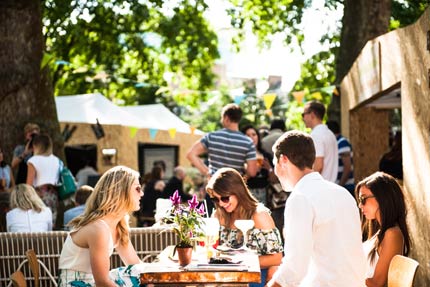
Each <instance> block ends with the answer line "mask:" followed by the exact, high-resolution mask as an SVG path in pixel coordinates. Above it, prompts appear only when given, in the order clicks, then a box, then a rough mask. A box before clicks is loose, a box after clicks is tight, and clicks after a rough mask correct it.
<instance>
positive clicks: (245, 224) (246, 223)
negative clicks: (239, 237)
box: [234, 219, 254, 251]
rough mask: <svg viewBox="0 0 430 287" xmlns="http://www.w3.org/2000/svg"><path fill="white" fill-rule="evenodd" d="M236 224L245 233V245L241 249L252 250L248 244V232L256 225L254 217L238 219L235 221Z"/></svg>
mask: <svg viewBox="0 0 430 287" xmlns="http://www.w3.org/2000/svg"><path fill="white" fill-rule="evenodd" d="M234 225H235V226H236V227H237V228H239V229H240V231H242V234H243V245H242V247H241V248H240V249H242V250H246V251H251V249H250V248H248V246H247V244H248V236H247V233H248V231H249V230H250V229H251V228H253V227H254V220H252V219H236V220H235V221H234Z"/></svg>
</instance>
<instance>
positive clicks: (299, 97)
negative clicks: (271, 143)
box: [43, 55, 339, 140]
mask: <svg viewBox="0 0 430 287" xmlns="http://www.w3.org/2000/svg"><path fill="white" fill-rule="evenodd" d="M51 60H52V59H51V58H49V56H47V57H46V58H45V55H44V60H43V62H44V64H43V65H46V64H47V62H49V61H51ZM55 65H63V66H67V67H69V68H71V69H73V73H75V74H77V73H88V72H90V71H92V69H89V68H88V67H87V66H80V67H77V66H75V65H74V64H72V63H70V62H68V61H64V60H56V61H55ZM108 78H115V79H117V80H118V81H119V82H122V83H133V84H134V87H135V88H144V87H157V86H158V87H159V88H158V89H157V91H156V92H155V94H156V95H159V94H162V93H165V92H170V91H171V88H170V87H166V86H160V85H158V84H151V83H147V82H142V81H136V80H134V79H128V78H124V77H117V76H115V75H114V74H109V73H106V72H105V71H100V72H97V73H96V75H94V76H93V77H86V80H87V81H93V80H101V81H104V80H106V79H108ZM176 91H177V92H180V93H185V94H189V93H211V92H210V91H200V90H189V89H176ZM321 91H323V92H325V93H329V94H335V95H337V96H338V95H339V92H338V91H337V89H336V86H328V87H323V88H319V89H314V90H311V91H310V92H309V93H311V97H312V98H314V99H322V95H321ZM291 94H292V95H293V97H294V99H295V100H296V101H297V102H299V103H302V102H304V100H305V95H306V92H305V91H294V92H292V93H291ZM250 95H255V94H246V93H243V94H241V95H235V96H233V100H234V103H235V104H237V105H239V104H240V103H241V102H242V101H243V100H244V99H245V98H246V97H247V96H250ZM276 97H277V94H276V93H266V94H263V95H262V98H263V102H264V106H265V108H266V113H267V114H268V115H269V116H272V115H273V113H272V109H271V108H272V106H273V103H274V102H275V100H276ZM138 129H139V128H137V127H130V137H131V138H134V137H135V136H136V134H137V132H138ZM195 130H196V127H193V126H190V133H191V135H194V132H195ZM157 133H158V129H149V137H150V139H151V140H154V139H155V137H156V135H157ZM168 133H169V136H170V137H171V138H172V139H174V138H175V137H176V128H169V129H168Z"/></svg>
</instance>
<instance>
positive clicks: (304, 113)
mask: <svg viewBox="0 0 430 287" xmlns="http://www.w3.org/2000/svg"><path fill="white" fill-rule="evenodd" d="M310 113H311V112H309V111H308V112H303V113H302V118H304V117H305V115H307V114H310Z"/></svg>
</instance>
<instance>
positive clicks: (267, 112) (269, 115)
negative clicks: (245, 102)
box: [265, 109, 273, 118]
mask: <svg viewBox="0 0 430 287" xmlns="http://www.w3.org/2000/svg"><path fill="white" fill-rule="evenodd" d="M265 113H266V115H267V116H268V117H269V118H271V117H273V112H272V110H271V109H270V110H266V111H265Z"/></svg>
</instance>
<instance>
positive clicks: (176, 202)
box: [170, 190, 181, 205]
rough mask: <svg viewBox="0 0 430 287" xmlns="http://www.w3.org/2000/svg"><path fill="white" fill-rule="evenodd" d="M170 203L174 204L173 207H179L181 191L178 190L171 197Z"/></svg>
mask: <svg viewBox="0 0 430 287" xmlns="http://www.w3.org/2000/svg"><path fill="white" fill-rule="evenodd" d="M170 201H171V202H172V204H173V205H179V204H181V197H180V196H179V191H178V190H176V191H175V192H174V193H173V196H171V197H170Z"/></svg>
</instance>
